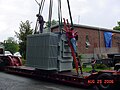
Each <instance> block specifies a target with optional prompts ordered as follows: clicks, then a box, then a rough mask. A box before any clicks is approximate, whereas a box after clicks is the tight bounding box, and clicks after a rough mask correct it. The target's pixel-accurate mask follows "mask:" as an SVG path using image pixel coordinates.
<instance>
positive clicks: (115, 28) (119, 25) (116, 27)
mask: <svg viewBox="0 0 120 90" xmlns="http://www.w3.org/2000/svg"><path fill="white" fill-rule="evenodd" d="M117 24H118V26H115V27H114V28H113V29H114V30H120V21H119V22H117Z"/></svg>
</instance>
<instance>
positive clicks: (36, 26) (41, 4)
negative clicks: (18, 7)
mask: <svg viewBox="0 0 120 90" xmlns="http://www.w3.org/2000/svg"><path fill="white" fill-rule="evenodd" d="M35 1H36V3H37V4H38V5H39V13H38V14H39V15H41V14H42V11H43V7H44V3H45V0H41V3H38V1H37V0H35ZM38 26H39V23H38V18H37V21H36V25H35V32H34V34H35V33H37V30H38Z"/></svg>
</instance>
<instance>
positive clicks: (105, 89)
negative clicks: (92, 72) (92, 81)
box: [96, 73, 114, 90]
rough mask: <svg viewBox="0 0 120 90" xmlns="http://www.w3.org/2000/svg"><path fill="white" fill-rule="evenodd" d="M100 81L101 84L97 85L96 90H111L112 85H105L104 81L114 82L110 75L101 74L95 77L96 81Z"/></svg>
mask: <svg viewBox="0 0 120 90" xmlns="http://www.w3.org/2000/svg"><path fill="white" fill-rule="evenodd" d="M98 80H102V83H97V85H96V87H97V88H98V90H113V83H107V84H105V81H106V80H109V81H112V80H113V81H114V78H113V77H112V75H111V74H110V73H102V74H100V75H99V76H98V77H97V81H98Z"/></svg>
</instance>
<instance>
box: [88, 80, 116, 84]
mask: <svg viewBox="0 0 120 90" xmlns="http://www.w3.org/2000/svg"><path fill="white" fill-rule="evenodd" d="M87 83H88V84H114V80H113V79H110V80H109V79H108V80H107V79H104V80H102V79H100V80H94V79H93V80H87Z"/></svg>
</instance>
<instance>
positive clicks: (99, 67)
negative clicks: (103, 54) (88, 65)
mask: <svg viewBox="0 0 120 90" xmlns="http://www.w3.org/2000/svg"><path fill="white" fill-rule="evenodd" d="M106 68H108V67H107V66H106V65H105V64H95V69H106Z"/></svg>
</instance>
